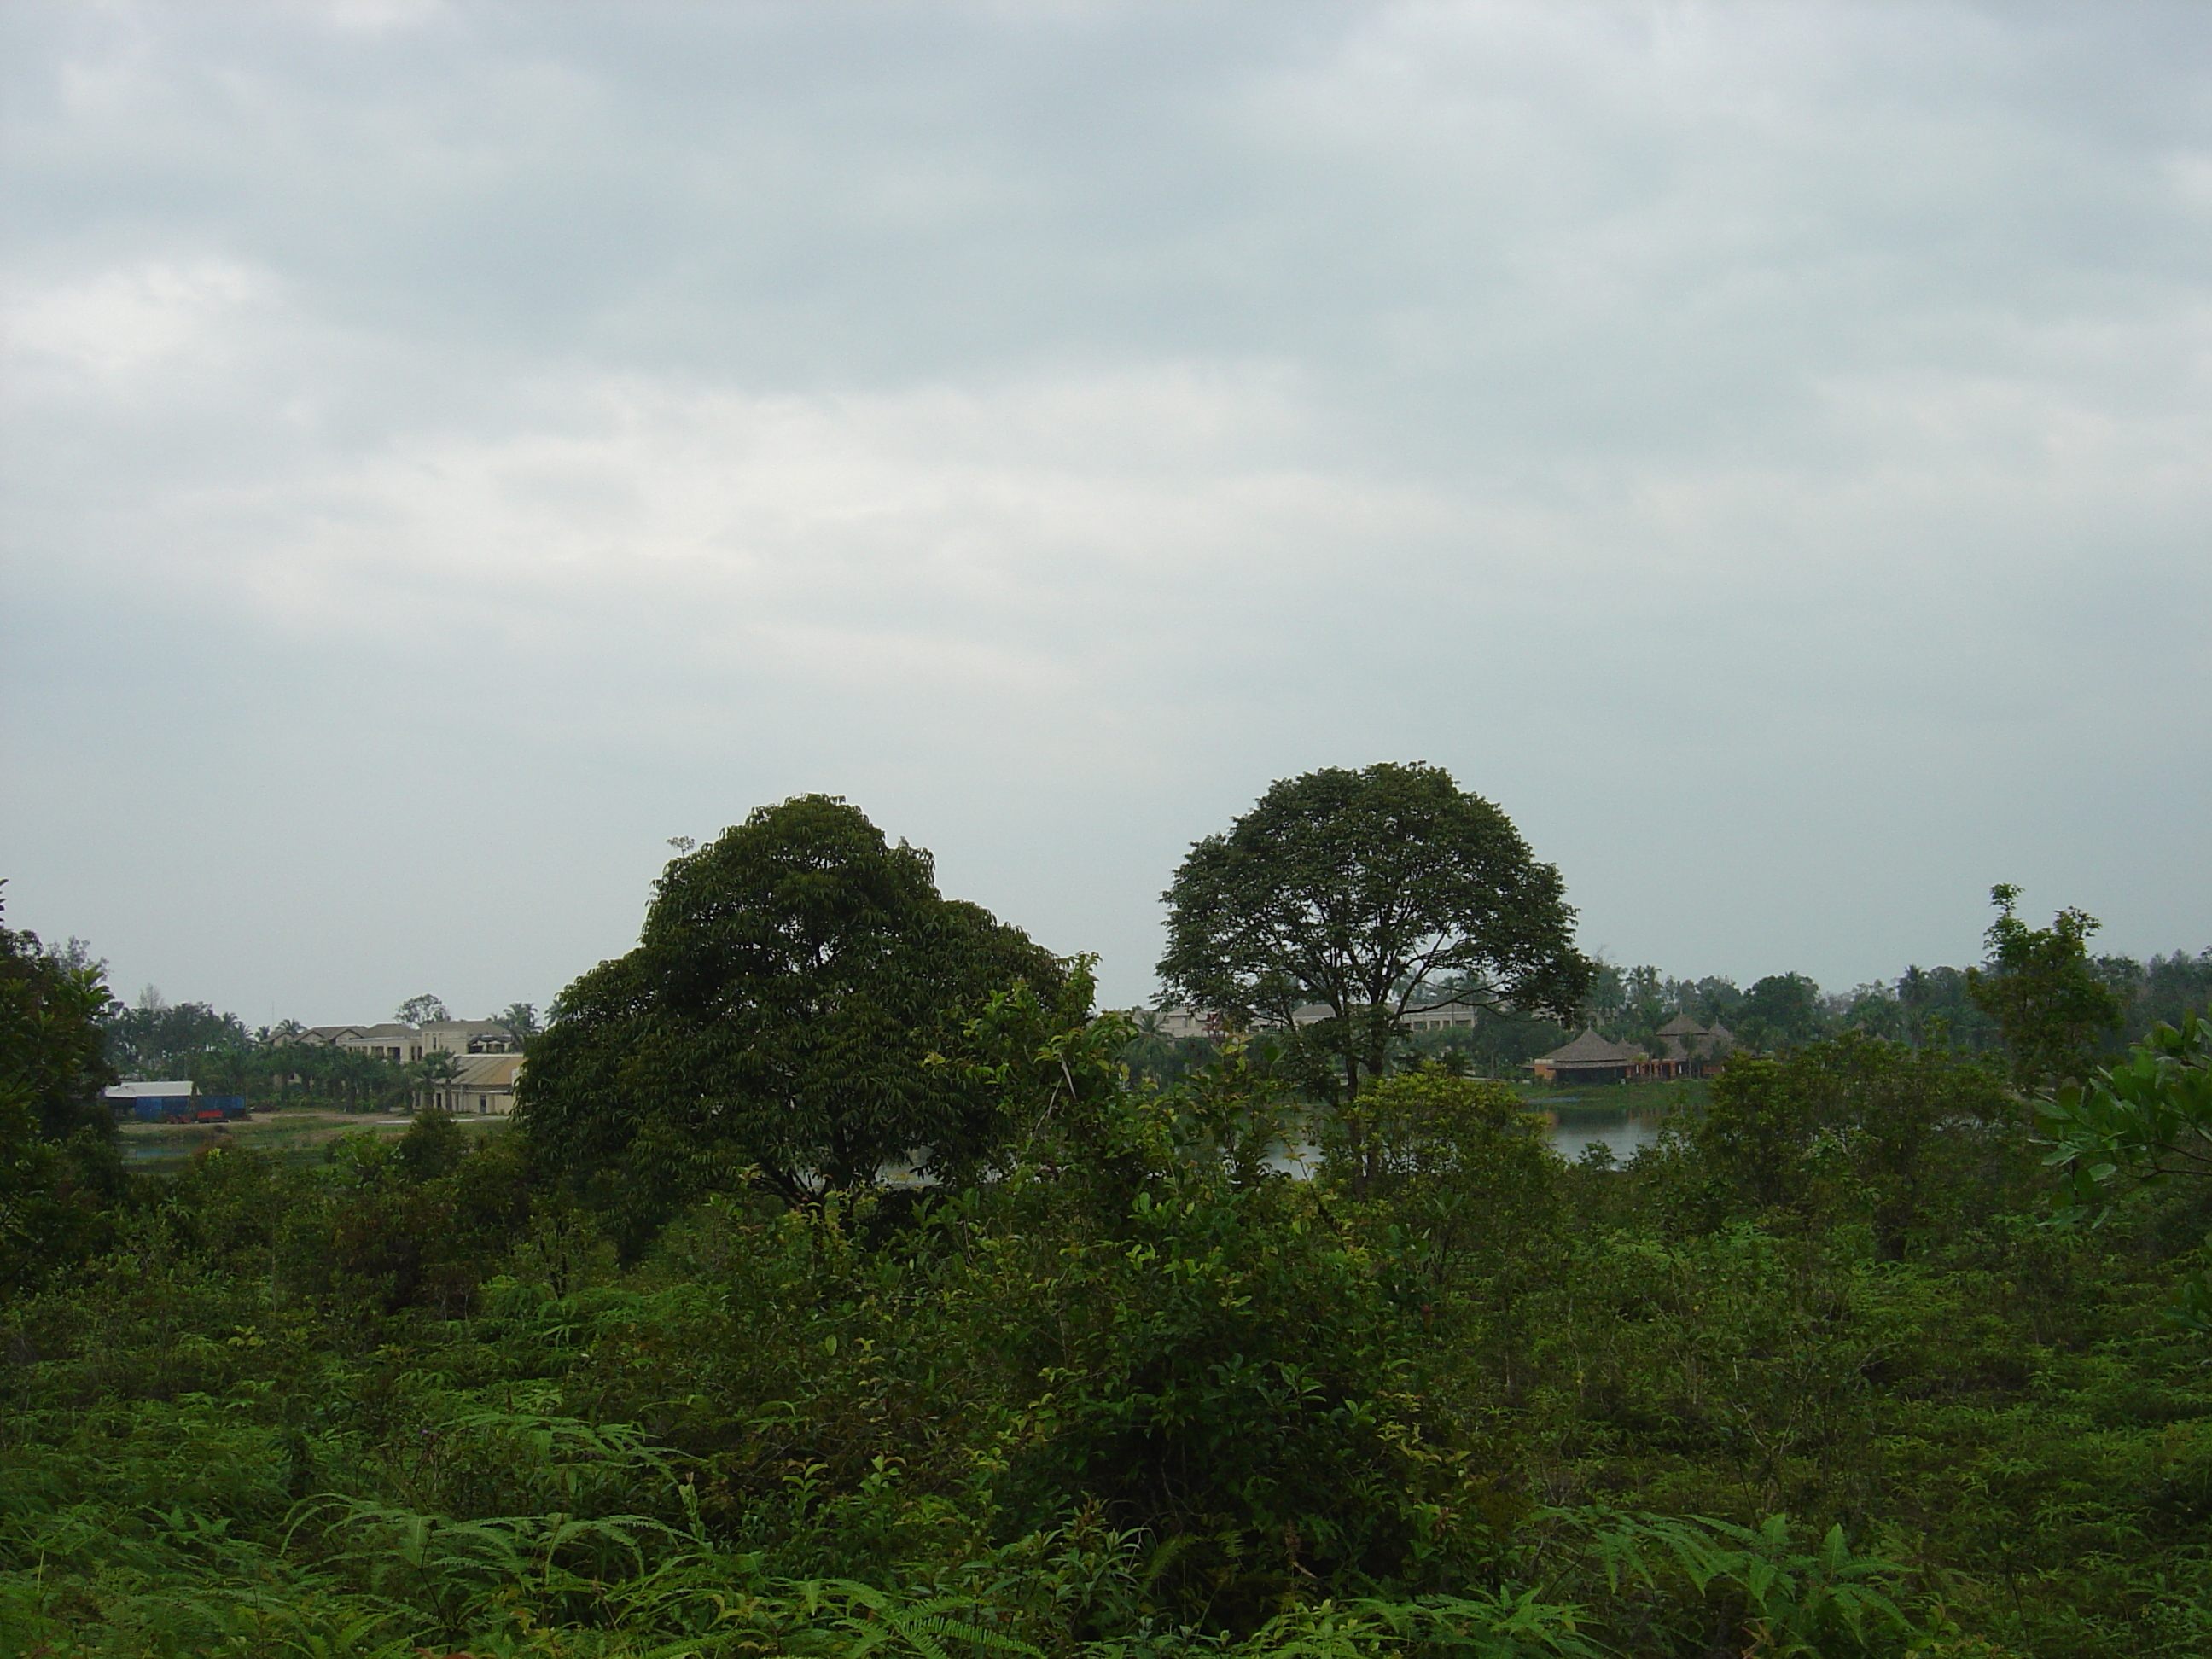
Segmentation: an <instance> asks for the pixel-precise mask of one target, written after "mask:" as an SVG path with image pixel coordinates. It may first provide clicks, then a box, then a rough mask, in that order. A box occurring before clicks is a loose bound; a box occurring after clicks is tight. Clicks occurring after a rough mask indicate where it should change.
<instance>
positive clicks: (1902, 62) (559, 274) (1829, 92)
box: [0, 0, 2212, 1024]
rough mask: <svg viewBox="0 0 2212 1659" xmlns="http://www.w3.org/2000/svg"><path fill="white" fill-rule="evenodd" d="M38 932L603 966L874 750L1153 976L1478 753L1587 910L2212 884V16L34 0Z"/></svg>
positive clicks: (251, 1015) (347, 999)
mask: <svg viewBox="0 0 2212 1659" xmlns="http://www.w3.org/2000/svg"><path fill="white" fill-rule="evenodd" d="M0 87H4V99H5V106H4V133H0V138H3V139H4V167H5V178H4V238H5V243H4V257H5V263H6V283H7V287H6V301H7V310H8V325H7V358H6V364H5V370H6V373H5V380H4V389H3V390H0V415H4V430H3V431H0V436H4V459H0V466H4V471H0V510H3V512H4V516H3V517H0V526H4V547H3V548H0V580H4V611H0V696H3V697H4V710H3V711H0V722H3V723H0V765H4V800H0V875H5V876H7V877H8V878H9V884H8V886H7V888H6V890H5V894H6V902H7V917H8V920H9V922H10V924H11V925H13V926H15V927H35V928H37V929H38V930H39V931H40V932H41V933H44V934H46V935H48V936H50V937H53V938H60V937H62V936H64V935H68V934H77V935H81V936H82V937H84V938H85V939H88V940H89V941H90V942H91V944H92V945H93V946H94V949H95V950H96V951H98V952H99V953H100V954H101V955H104V956H105V957H107V958H108V959H109V961H110V963H111V965H112V976H113V980H114V982H115V985H116V987H117V988H118V991H120V992H122V993H123V994H125V995H126V996H129V995H134V994H136V993H137V990H138V988H139V987H141V986H143V985H144V984H146V983H148V982H149V981H150V982H153V983H155V984H158V985H159V986H160V987H161V988H162V990H163V991H164V992H165V993H166V994H167V995H168V996H169V997H170V998H171V1000H181V999H184V998H193V999H203V1000H211V1001H213V1002H215V1003H216V1004H217V1005H218V1006H223V1007H227V1008H234V1009H235V1010H236V1011H237V1012H240V1014H241V1015H243V1016H245V1017H246V1018H247V1020H248V1021H249V1023H253V1024H258V1023H261V1022H263V1021H264V1020H267V1019H269V1018H272V1017H283V1016H286V1015H289V1016H294V1017H297V1018H302V1019H306V1020H308V1021H311V1022H328V1021H337V1020H363V1019H370V1018H381V1017H385V1016H387V1015H388V1014H389V1013H390V1012H391V1011H392V1007H393V1006H395V1005H396V1004H397V1003H398V1001H399V1000H400V999H401V998H403V997H404V996H406V995H408V994H411V993H414V992H417V991H423V990H428V991H433V992H435V993H437V994H441V995H442V996H444V997H445V998H446V999H447V1000H448V1001H449V1002H450V1003H452V1004H453V1007H454V1009H455V1011H456V1012H460V1013H465V1014H476V1013H480V1012H485V1011H487V1010H489V1009H490V1008H491V1007H493V1006H496V1005H500V1004H504V1003H506V1002H508V1001H510V1000H517V999H521V1000H532V1001H538V1002H541V1003H542V1002H544V1001H545V1000H548V999H549V998H550V996H551V995H552V994H554V993H556V991H558V990H559V989H560V987H562V985H563V984H565V983H566V982H567V981H568V980H570V979H571V978H573V977H574V975H576V974H578V973H579V972H580V971H582V970H583V969H586V968H588V967H590V966H591V965H592V963H595V962H597V961H599V959H601V958H602V957H607V956H610V955H613V954H617V953H618V952H620V951H623V950H625V949H627V948H628V947H629V945H630V944H631V943H632V942H633V941H634V939H635V934H636V929H637V925H638V922H639V921H640V919H641V915H642V913H643V908H644V905H645V902H646V900H647V894H648V888H649V884H650V883H651V880H652V878H653V875H654V874H655V873H656V872H657V871H658V870H659V866H660V865H661V863H662V862H663V861H664V860H665V859H666V857H667V856H668V848H667V846H666V844H665V843H666V841H667V838H668V837H670V836H697V837H700V838H702V839H704V838H707V837H709V836H714V834H716V833H718V832H719V831H720V829H722V828H723V827H724V826H726V825H727V824H731V823H736V822H738V821H739V820H740V819H741V818H742V817H744V814H745V813H746V811H748V810H750V808H752V807H754V806H756V805H760V804H763V803H765V802H771V801H775V800H779V799H783V798H784V797H786V796H788V795H791V794H793V793H800V792H804V791H810V790H822V791H828V792H831V793H840V794H843V795H845V796H847V797H848V799H852V800H853V801H854V802H855V803H857V804H858V805H860V806H861V807H863V808H864V809H865V810H866V811H867V812H868V813H869V814H870V816H871V817H873V818H874V820H875V821H876V823H878V824H879V825H881V826H882V827H883V829H884V830H885V831H886V832H888V833H889V834H890V835H891V836H893V837H900V836H903V837H905V838H907V839H908V840H910V841H912V842H915V843H916V844H918V845H921V846H926V847H928V848H932V849H933V851H934V852H935V854H936V855H937V864H938V872H939V879H940V882H941V884H942V885H943V886H944V887H945V890H946V891H947V892H948V893H951V894H953V895H955V896H960V897H964V898H970V899H974V900H975V901H977V902H981V903H983V904H986V905H987V906H989V907H990V908H992V909H994V911H996V912H998V913H999V914H1000V915H1001V916H1003V917H1005V918H1006V919H1007V920H1009V921H1014V922H1017V923H1018V924H1020V925H1021V926H1023V927H1026V928H1028V929H1029V930H1030V933H1033V934H1034V935H1035V936H1036V938H1037V939H1040V940H1041V941H1042V942H1043V943H1045V944H1047V945H1050V946H1051V947H1052V948H1054V949H1055V950H1060V951H1076V950H1094V951H1099V952H1101V953H1103V988H1104V991H1105V993H1106V994H1107V996H1108V997H1109V1000H1115V1001H1117V1002H1122V1003H1127V1002H1129V1001H1133V1000H1137V999H1139V998H1141V997H1146V996H1149V995H1150V994H1151V992H1152V973H1151V968H1152V962H1153V961H1154V959H1155V958H1156V957H1157V956H1158V951H1159V948H1160V915H1161V907H1160V904H1159V895H1160V892H1161V890H1162V889H1163V888H1164V887H1165V886H1166V884H1167V883H1168V881H1169V879H1170V877H1171V875H1172V873H1173V872H1174V869H1175V866H1176V862H1177V860H1179V859H1180V858H1181V857H1182V854H1183V853H1184V851H1185V850H1186V849H1187V848H1188V846H1189V844H1190V842H1192V841H1194V839H1196V838H1198V837H1199V836H1204V835H1206V834H1208V833H1211V832H1212V831H1215V830H1218V829H1223V828H1225V826H1226V825H1227V824H1228V823H1229V822H1230V820H1231V818H1232V817H1235V816H1236V815H1237V813H1238V812H1240V811H1243V810H1244V809H1246V808H1247V807H1249V805H1250V804H1251V803H1252V801H1253V800H1254V799H1255V797H1257V796H1258V794H1259V793H1261V791H1262V790H1263V789H1265V788H1266V787H1267V784H1268V783H1269V782H1270V781H1272V780H1273V779H1276V778H1280V777H1285V776H1289V775H1293V774H1296V773H1298V772H1301V771H1304V770H1307V769H1311V768H1314V767H1317V766H1326V765H1341V766H1359V765H1364V764H1367V763H1370V762H1373V761H1377V760H1425V761H1430V762H1433V763H1437V764H1439V765H1442V766H1444V767H1447V768H1449V769H1450V770H1451V772H1452V773H1453V774H1454V775H1455V777H1457V778H1458V780H1459V781H1460V782H1461V783H1462V785H1463V786H1464V787H1468V788H1470V789H1472V790H1474V791H1475V792H1476V793H1480V794H1481V795H1484V796H1486V797H1487V798H1489V799H1492V800H1494V801H1496V802H1497V803H1498V805H1501V806H1502V807H1503V808H1504V810H1505V811H1507V813H1509V814H1510V816H1511V817H1512V818H1513V819H1514V821H1515V822H1516V823H1517V824H1518V825H1519V826H1520V827H1521V829H1522V832H1523V833H1524V834H1525V835H1526V836H1528V840H1529V841H1530V842H1531V844H1532V845H1533V846H1534V848H1535V850H1536V852H1537V854H1539V856H1541V857H1542V858H1545V859H1547V860H1555V861H1556V862H1557V863H1558V864H1559V866H1560V867H1561V870H1562V871H1563V872H1564V874H1565V878H1566V882H1567V887H1568V891H1569V895H1570V896H1571V899H1572V901H1573V902H1575V903H1576V904H1577V905H1578V906H1579V907H1580V909H1581V913H1582V939H1583V944H1584V945H1585V946H1586V947H1589V948H1593V949H1599V948H1601V949H1603V950H1604V951H1606V952H1607V954H1609V955H1610V956H1611V957H1613V958H1614V959H1615V960H1617V961H1620V962H1623V963H1636V962H1644V961H1649V962H1653V963H1658V964H1659V965H1661V966H1662V967H1663V968H1665V969H1668V970H1670V971H1673V972H1677V973H1684V974H1689V975H1700V974H1707V973H1721V974H1728V975H1733V976H1734V977H1735V978H1737V979H1738V980H1739V981H1743V982H1746V983H1748V982H1749V981H1751V980H1752V979H1754V978H1756V977H1758V976H1759V975H1763V974H1766V973H1771V972H1778V971H1781V970H1784V969H1799V970H1802V971H1804V972H1807V973H1809V974H1811V975H1814V977H1816V978H1817V979H1819V980H1820V981H1822V983H1823V984H1825V985H1827V986H1829V987H1848V986H1850V984H1852V983H1854V982H1857V981H1863V980H1867V979H1872V978H1876V977H1890V976H1893V975H1896V974H1898V973H1899V972H1900V971H1902V969H1904V968H1905V966H1906V965H1907V964H1908V963H1915V962H1917V963H1929V964H1932V963H1939V962H1943V963H1959V962H1964V961H1967V960H1971V959H1972V958H1973V957H1975V956H1976V955H1977V953H1978V938H1979V934H1980V932H1981V929H1982V928H1983V927H1984V925H1985V921H1986V919H1987V915H1988V908H1987V892H1988V889H1989V887H1990V884H1991V883H1992V882H1996V881H2001V880H2009V881H2015V882H2018V883H2020V884H2022V885H2023V886H2024V887H2025V888H2026V889H2027V908H2028V910H2029V912H2030V913H2031V914H2032V915H2034V916H2035V917H2036V918H2037V919H2039V920H2040V919H2042V918H2045V917H2047V916H2048V915H2049V914H2050V912H2051V910H2052V909H2053V908H2057V906H2059V905H2064V904H2072V905H2079V906H2081V907H2083V908H2087V909H2088V910H2090V911H2091V912H2092V913H2093V914H2094V915H2098V916H2100V917H2101V918H2103V919H2104V921H2105V924H2106V928H2105V933H2104V934H2103V936H2102V943H2103V944H2104V945H2106V947H2107V948H2112V949H2116V950H2122V951H2128V952H2130V953H2132V954H2136V955H2148V954H2149V953H2151V952H2153V951H2170V950H2173V949H2176V948H2185V949H2188V950H2190V951H2195V950H2197V949H2200V948H2202V947H2203V946H2205V945H2212V856H2208V852H2207V845H2208V841H2212V836H2208V831H2207V825H2208V823H2212V8H2208V7H2205V6H2203V5H2202V4H2182V5H2175V6H2172V7H2160V6H2154V5H2126V4H2114V3H2110V0H2102V3H2095V4H2082V5H2077V6H2062V7H2037V6H2033V5H2028V4H2021V3H2002V4H1990V5H1986V6H1970V5H1946V4H1941V3H1911V4H1906V3H1890V4H1872V5H1819V4H1810V3H1802V4H1786V5H1785V4H1746V5H1703V4H1694V5H1674V4H1668V5H1641V6H1638V5H1588V6H1583V5H1575V4H1571V3H1561V0H1543V3H1537V4H1528V5H1511V4H1475V5H1450V4H1420V5H1380V4H1376V5H1352V4H1328V5H1303V6H1302V5H1297V4H1288V3H1282V0H1268V3H1265V4H1257V3H1255V4H1249V5H1234V4H1212V5H1208V4H1191V3H1175V4H1166V3H1163V4H1158V5H1137V4H1121V5H1115V4H1101V5H1082V4H1049V3H1029V0H1024V3H1019V4H1015V3H1008V4H1004V5H996V6H975V7H962V6H956V5H951V4H932V5H896V4H887V3H871V4H854V5H847V6H840V5H836V4H821V3H808V4H791V5H758V6H755V5H742V4H734V3H711V4H710V3H696V4H684V5H651V4H640V3H635V0H624V3H621V4H616V3H611V0H609V3H604V4H597V5H580V4H579V5H567V6H563V5H558V4H552V3H546V0H530V3H526V4H523V3H518V4H514V5H507V6H501V5H447V4H438V3H420V4H417V3H397V0H389V3H368V0H355V3H345V4H337V5H331V6H329V7H325V8H322V9H317V8H315V7H312V6H307V5H303V4H299V3H288V4H283V5H275V6H269V7H265V8H259V7H247V6H224V5H219V4H215V3H207V0H194V3H173V4H168V5H152V6H136V5H122V4H89V3H70V4H64V5H52V6H41V5H37V4H33V3H28V0H11V3H9V5H7V6H6V7H5V8H4V9H0Z"/></svg>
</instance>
